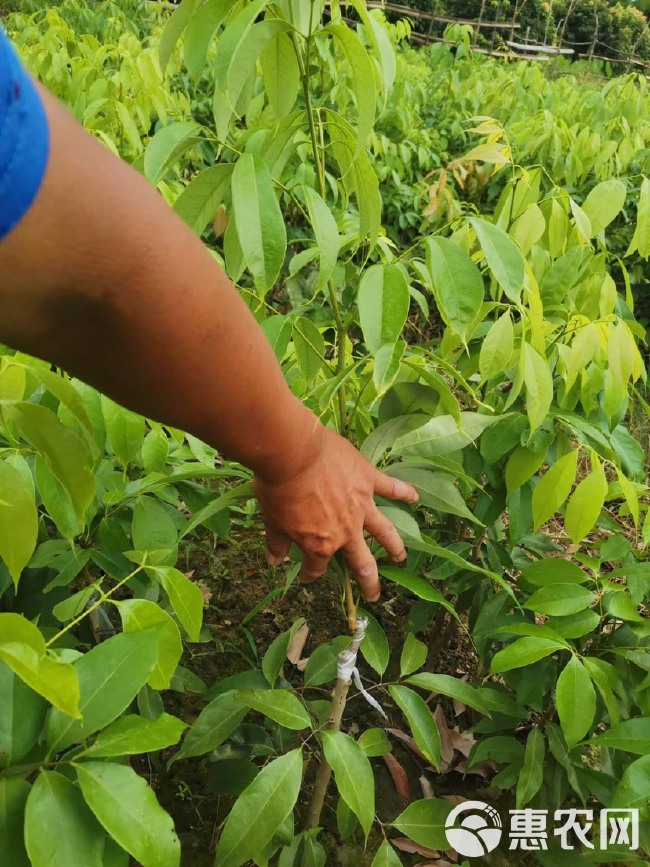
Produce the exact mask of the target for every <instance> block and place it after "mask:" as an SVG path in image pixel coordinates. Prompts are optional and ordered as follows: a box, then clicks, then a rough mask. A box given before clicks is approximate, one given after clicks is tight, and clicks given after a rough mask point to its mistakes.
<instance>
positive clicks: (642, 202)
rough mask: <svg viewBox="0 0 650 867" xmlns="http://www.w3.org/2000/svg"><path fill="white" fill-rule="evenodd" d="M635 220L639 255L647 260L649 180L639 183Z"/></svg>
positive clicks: (648, 251) (649, 233)
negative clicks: (639, 190) (639, 189)
mask: <svg viewBox="0 0 650 867" xmlns="http://www.w3.org/2000/svg"><path fill="white" fill-rule="evenodd" d="M636 219H637V223H636V240H637V246H638V248H639V255H640V256H643V258H644V259H647V258H648V256H650V180H648V178H644V179H643V181H642V183H641V192H640V193H639V205H638V208H637V216H636Z"/></svg>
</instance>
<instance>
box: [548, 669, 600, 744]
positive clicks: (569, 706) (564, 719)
mask: <svg viewBox="0 0 650 867" xmlns="http://www.w3.org/2000/svg"><path fill="white" fill-rule="evenodd" d="M555 704H556V707H557V712H558V715H559V717H560V724H561V725H562V731H563V733H564V737H565V740H566V742H567V746H568V747H569V749H571V747H573V746H575V745H576V744H578V743H580V741H581V740H582V739H583V738H584V736H585V735H586V734H587V733H588V732H589V730H590V729H591V726H592V723H593V721H594V716H595V714H596V690H595V689H594V685H593V683H592V680H591V677H590V676H589V673H588V672H587V669H586V668H585V667H584V665H583V664H582V663H581V662H580V660H579V659H578V657H577V656H572V657H571V659H570V660H569V662H568V663H567V665H566V666H565V668H564V669H563V671H562V673H561V674H560V676H559V678H558V680H557V686H556V688H555Z"/></svg>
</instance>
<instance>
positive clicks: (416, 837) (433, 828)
mask: <svg viewBox="0 0 650 867" xmlns="http://www.w3.org/2000/svg"><path fill="white" fill-rule="evenodd" d="M452 810H453V807H452V805H451V804H450V803H449V802H448V801H439V800H438V799H437V798H425V799H424V800H422V801H414V802H413V803H412V804H409V805H408V807H407V808H406V809H405V810H404V812H403V813H400V815H399V816H398V817H397V818H396V819H395V821H394V822H393V823H392V825H393V827H394V828H397V830H398V831H401V832H402V833H403V834H406V836H407V837H408V838H409V840H413V841H414V842H415V843H418V844H419V845H420V846H426V847H427V849H441V850H447V849H449V843H448V842H447V834H446V831H445V822H446V821H447V817H448V816H449V814H450V813H451V811H452Z"/></svg>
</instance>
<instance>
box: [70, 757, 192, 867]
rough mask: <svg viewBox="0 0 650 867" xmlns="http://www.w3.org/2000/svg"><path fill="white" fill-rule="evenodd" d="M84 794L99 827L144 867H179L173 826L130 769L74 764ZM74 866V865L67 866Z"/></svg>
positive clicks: (105, 765)
mask: <svg viewBox="0 0 650 867" xmlns="http://www.w3.org/2000/svg"><path fill="white" fill-rule="evenodd" d="M75 769H76V771H77V778H78V780H79V785H80V786H81V792H82V794H83V796H84V799H85V801H86V803H87V804H88V806H89V807H90V809H91V810H92V811H93V813H94V814H95V816H96V818H97V819H98V820H99V822H100V824H101V825H103V826H104V828H105V829H106V830H107V831H108V833H109V834H110V835H111V837H113V838H114V839H115V840H116V841H117V842H118V843H119V845H120V846H121V847H122V848H123V849H126V851H127V852H129V853H130V854H131V855H132V856H133V857H134V858H135V860H136V861H137V862H138V864H140V865H142V867H179V865H180V859H181V847H180V843H179V840H178V837H177V836H176V832H175V830H174V822H173V820H172V818H171V816H169V815H168V814H167V813H166V812H165V811H164V810H163V809H162V807H161V806H160V804H159V803H158V800H157V798H156V796H155V795H154V793H153V791H152V790H151V789H150V788H149V786H148V785H147V783H146V781H145V780H144V779H143V778H142V777H141V776H139V775H138V774H136V772H135V771H134V770H133V769H132V768H131V767H129V766H128V765H117V764H113V763H112V762H83V763H79V764H75ZM68 863H69V864H70V863H74V862H68Z"/></svg>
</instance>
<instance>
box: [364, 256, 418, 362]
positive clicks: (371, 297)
mask: <svg viewBox="0 0 650 867" xmlns="http://www.w3.org/2000/svg"><path fill="white" fill-rule="evenodd" d="M410 301H411V297H410V295H409V290H408V283H407V281H406V277H405V276H404V272H403V270H402V269H401V268H400V267H399V266H397V265H371V267H370V268H368V269H367V271H365V272H364V274H363V276H362V278H361V281H360V282H359V292H358V296H357V303H358V305H359V319H360V321H361V330H362V331H363V336H364V339H365V341H366V346H367V347H368V349H369V351H370V352H371V353H373V355H374V354H375V353H376V352H377V351H378V350H379V349H380V348H381V347H382V346H384V345H385V344H387V343H388V344H391V345H392V344H394V343H395V341H396V340H397V338H398V337H399V336H400V334H401V331H402V328H403V327H404V323H405V322H406V317H407V316H408V311H409V305H410Z"/></svg>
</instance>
